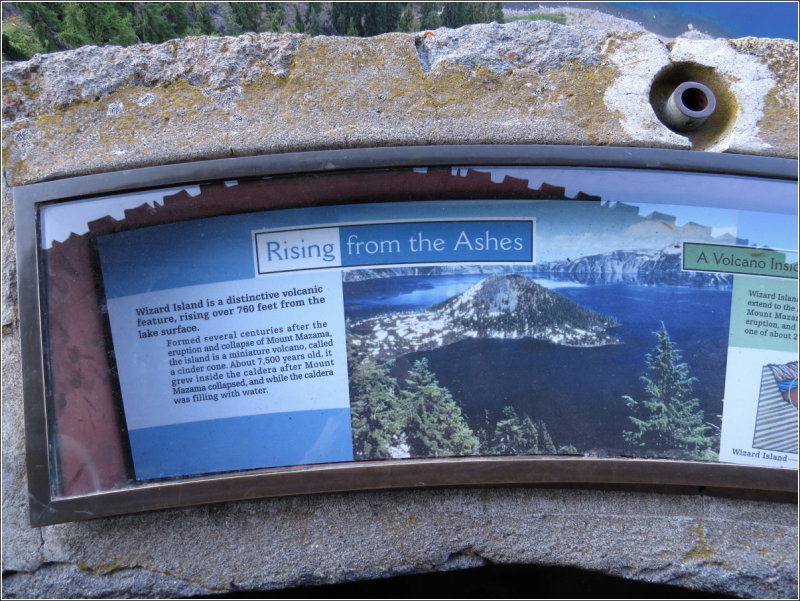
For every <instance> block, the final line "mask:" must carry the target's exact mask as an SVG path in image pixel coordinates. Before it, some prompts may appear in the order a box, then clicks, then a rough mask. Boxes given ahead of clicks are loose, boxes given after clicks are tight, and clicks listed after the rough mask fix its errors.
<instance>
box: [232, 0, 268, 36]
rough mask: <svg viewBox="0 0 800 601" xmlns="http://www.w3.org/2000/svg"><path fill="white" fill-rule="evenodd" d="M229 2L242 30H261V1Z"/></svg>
mask: <svg viewBox="0 0 800 601" xmlns="http://www.w3.org/2000/svg"><path fill="white" fill-rule="evenodd" d="M229 4H230V7H231V12H232V13H233V14H234V15H235V17H236V21H237V22H238V23H239V25H240V26H241V29H242V32H246V31H253V32H259V31H262V24H261V16H262V13H263V5H264V3H263V2H229Z"/></svg>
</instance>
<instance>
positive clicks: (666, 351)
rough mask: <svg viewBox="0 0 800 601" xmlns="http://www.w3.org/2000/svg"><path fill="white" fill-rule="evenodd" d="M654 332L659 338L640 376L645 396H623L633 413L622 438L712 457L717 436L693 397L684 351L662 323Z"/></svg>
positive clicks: (675, 452) (670, 452)
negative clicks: (684, 360)
mask: <svg viewBox="0 0 800 601" xmlns="http://www.w3.org/2000/svg"><path fill="white" fill-rule="evenodd" d="M653 334H655V336H656V338H657V341H656V344H655V347H654V348H653V350H652V352H651V353H648V354H647V357H646V358H647V368H646V371H645V374H644V375H642V377H641V378H640V379H641V381H642V383H643V384H644V391H645V395H646V398H645V399H644V400H642V401H637V400H636V399H634V398H633V397H631V396H627V395H626V396H624V397H623V400H624V401H625V403H626V404H627V405H628V407H629V408H630V409H631V412H632V414H631V415H630V416H629V418H628V419H629V421H630V422H631V429H630V430H625V431H624V432H623V438H624V439H625V441H626V442H628V443H630V444H631V445H633V446H635V447H639V448H643V449H645V450H647V451H649V452H657V451H660V452H666V453H667V454H668V455H678V456H684V457H686V458H690V459H704V458H710V456H709V452H710V450H711V447H712V445H713V444H714V442H715V437H714V435H713V434H710V433H709V430H710V429H711V428H709V426H708V425H706V424H705V423H704V419H703V412H702V410H701V409H700V407H699V400H698V399H697V398H695V397H693V396H692V389H693V387H694V383H695V382H696V379H695V378H693V377H690V376H689V368H688V366H687V364H686V363H682V362H681V358H682V357H681V352H680V350H679V349H678V348H677V347H676V346H675V344H674V343H673V342H672V339H671V338H670V336H669V333H668V332H667V329H666V328H665V327H664V324H663V323H662V324H661V328H660V329H659V330H658V331H657V332H653Z"/></svg>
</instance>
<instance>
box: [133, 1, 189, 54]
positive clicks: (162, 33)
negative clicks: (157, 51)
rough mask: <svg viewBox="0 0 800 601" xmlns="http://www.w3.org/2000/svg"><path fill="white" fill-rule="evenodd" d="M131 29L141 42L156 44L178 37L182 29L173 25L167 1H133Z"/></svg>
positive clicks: (171, 13)
mask: <svg viewBox="0 0 800 601" xmlns="http://www.w3.org/2000/svg"><path fill="white" fill-rule="evenodd" d="M133 11H134V12H133V15H134V18H133V29H134V31H135V32H136V35H137V37H138V38H139V40H140V41H142V42H149V43H152V44H158V43H160V42H164V41H166V40H170V39H173V38H177V37H180V36H181V35H182V34H183V32H184V31H185V29H184V30H179V29H178V28H176V27H175V23H173V21H171V20H170V17H171V16H173V15H174V12H173V11H170V3H169V2H134V3H133Z"/></svg>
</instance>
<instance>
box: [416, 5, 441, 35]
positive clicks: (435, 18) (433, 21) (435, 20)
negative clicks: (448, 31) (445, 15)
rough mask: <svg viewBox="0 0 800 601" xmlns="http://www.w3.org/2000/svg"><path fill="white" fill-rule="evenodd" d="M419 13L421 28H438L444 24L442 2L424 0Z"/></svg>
mask: <svg viewBox="0 0 800 601" xmlns="http://www.w3.org/2000/svg"><path fill="white" fill-rule="evenodd" d="M421 4H422V7H421V8H420V15H419V26H420V29H438V28H439V27H441V26H442V18H441V16H440V14H439V11H440V10H441V7H440V4H441V3H440V2H422V3H421Z"/></svg>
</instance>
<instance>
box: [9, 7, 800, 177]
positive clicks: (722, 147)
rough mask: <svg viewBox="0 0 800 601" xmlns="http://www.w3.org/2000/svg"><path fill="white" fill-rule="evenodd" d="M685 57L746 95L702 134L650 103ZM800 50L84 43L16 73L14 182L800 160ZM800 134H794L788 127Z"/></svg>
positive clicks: (620, 40) (599, 44)
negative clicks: (489, 162)
mask: <svg viewBox="0 0 800 601" xmlns="http://www.w3.org/2000/svg"><path fill="white" fill-rule="evenodd" d="M675 64H680V65H689V66H692V67H693V68H695V70H697V69H706V70H707V71H711V72H712V73H713V75H712V77H714V78H715V83H718V84H719V86H721V87H723V88H726V89H725V90H720V93H723V94H729V95H731V96H732V98H733V101H732V102H731V103H730V106H729V107H728V108H727V110H728V112H729V113H730V115H727V116H726V118H725V120H724V121H725V122H724V124H723V125H724V126H722V127H720V128H718V131H711V132H708V135H706V136H705V137H704V139H703V140H701V141H700V142H698V141H697V140H693V139H690V138H687V137H686V136H682V135H678V134H676V133H674V132H672V131H671V130H669V129H668V128H667V127H665V126H664V125H663V124H662V123H661V122H660V121H659V120H658V118H657V117H656V114H655V112H654V110H653V107H651V106H650V101H649V97H648V94H649V90H650V86H651V85H652V82H653V79H654V78H655V77H656V75H657V74H658V73H659V72H660V71H661V70H662V69H664V68H666V67H669V66H672V65H675ZM796 72H797V44H796V43H795V42H791V41H787V40H763V39H744V40H737V41H729V40H694V39H685V38H679V39H677V40H675V41H674V42H671V43H669V44H667V43H665V42H663V41H662V40H661V39H659V38H658V37H657V36H655V35H652V34H648V33H645V32H634V33H621V34H607V33H603V32H600V31H598V30H596V29H591V28H588V27H580V26H576V27H566V26H560V25H556V24H553V23H549V22H546V21H528V22H525V21H520V22H515V23H511V24H508V25H497V24H484V25H475V26H470V27H465V28H462V29H459V30H447V29H439V30H436V31H430V32H421V33H419V34H415V35H412V34H387V35H383V36H378V37H375V38H368V39H360V38H341V37H335V38H330V37H316V38H307V37H306V36H303V35H295V34H281V35H276V34H260V35H245V36H241V37H237V38H192V39H187V40H183V41H173V42H167V43H165V44H161V45H158V46H151V45H147V44H144V45H140V46H132V47H128V48H117V47H106V48H92V47H87V48H80V49H77V50H74V51H70V52H64V53H58V54H53V55H45V56H36V57H34V58H33V59H31V60H30V61H27V62H24V63H17V64H12V65H5V66H4V72H3V91H4V97H3V103H4V104H3V110H4V123H5V127H6V130H5V147H4V159H5V165H6V169H7V173H8V177H9V181H10V183H11V184H13V185H19V184H24V183H30V182H33V181H37V180H42V179H47V178H54V177H60V176H65V175H75V174H80V173H95V172H98V171H108V170H113V169H117V168H120V167H126V168H128V167H141V166H146V165H154V164H161V163H164V162H179V161H187V160H193V159H197V158H220V157H227V156H239V155H249V154H256V153H272V152H282V151H295V150H301V149H325V148H346V147H355V146H385V145H388V144H401V145H402V144H447V143H543V144H556V143H560V144H601V145H626V146H631V145H641V146H658V147H668V148H691V147H695V148H698V149H705V150H713V151H729V152H755V153H759V154H765V155H774V156H795V154H796V139H797V138H796V130H797V80H796V78H794V77H792V75H791V74H793V73H795V74H796ZM787 132H791V133H788V134H787Z"/></svg>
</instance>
